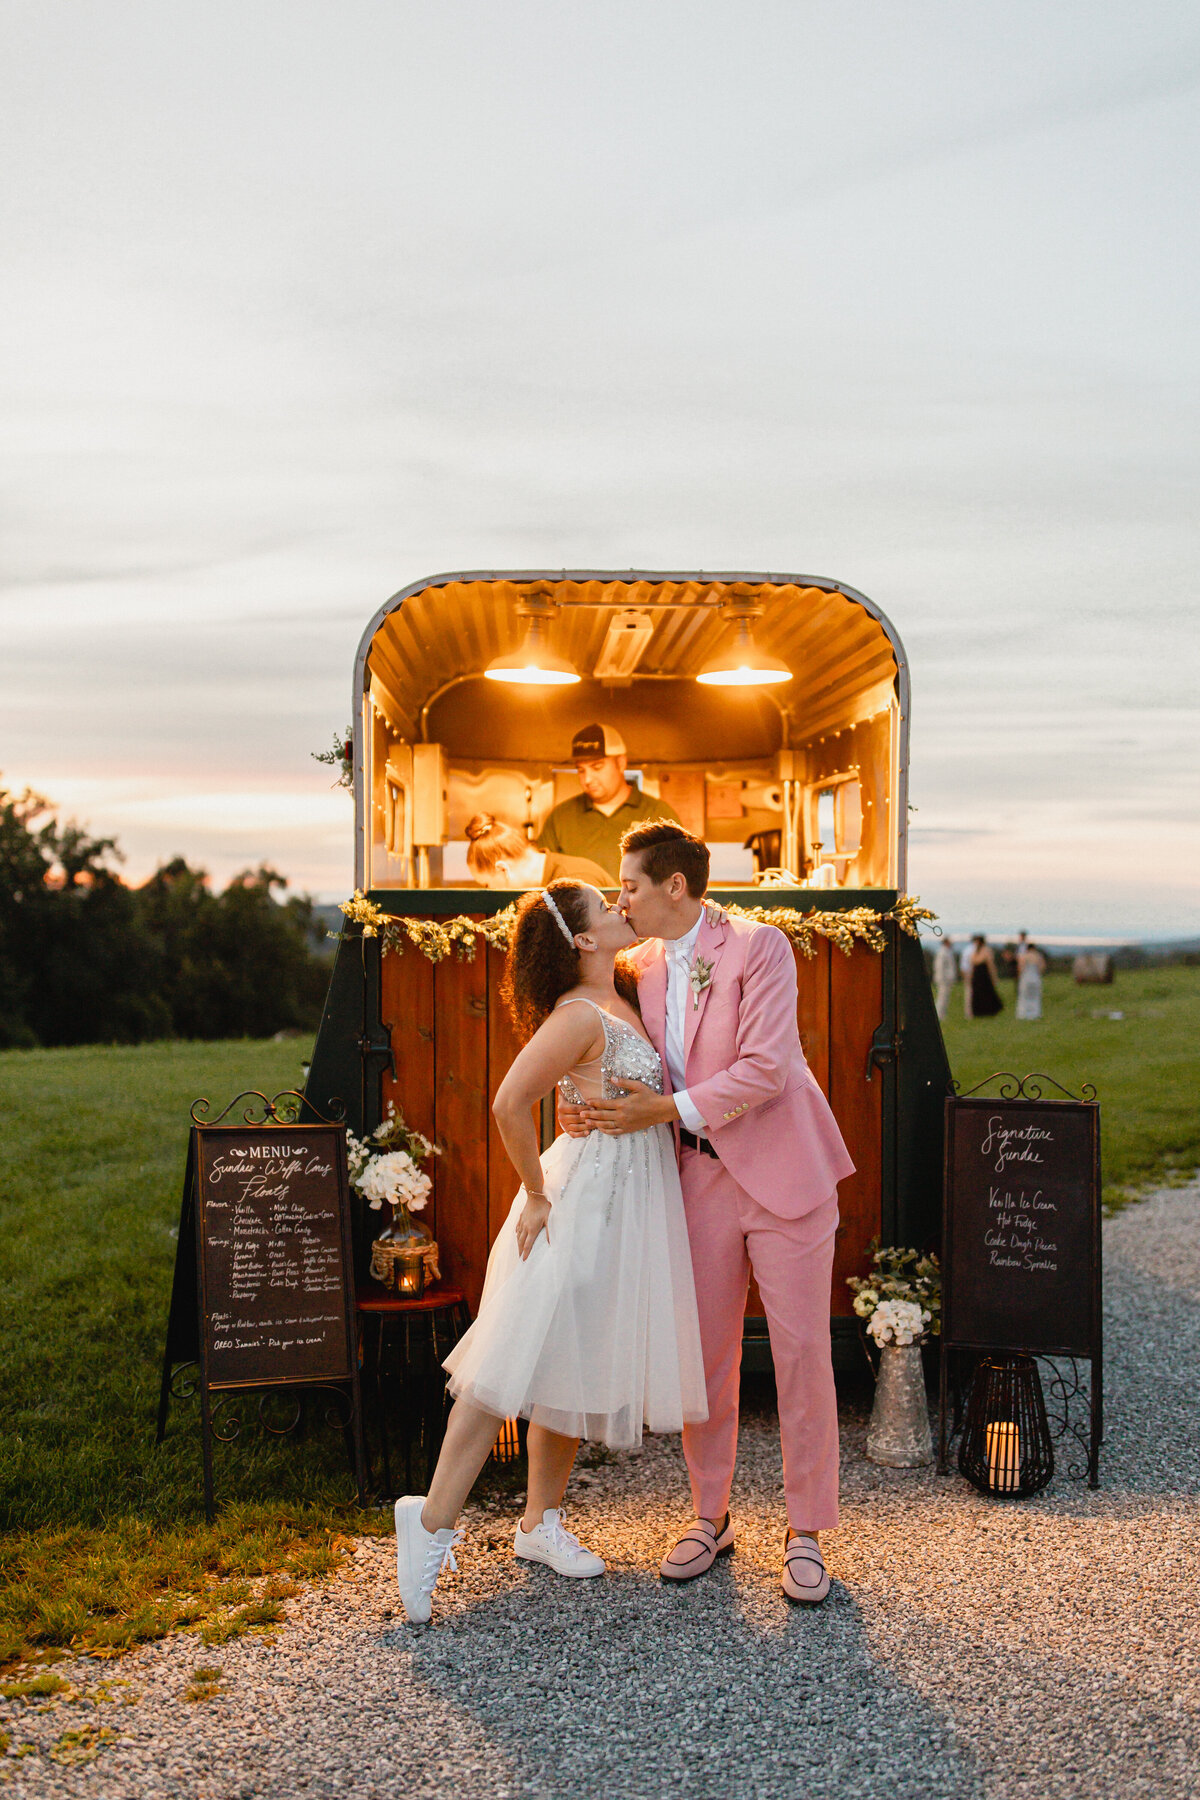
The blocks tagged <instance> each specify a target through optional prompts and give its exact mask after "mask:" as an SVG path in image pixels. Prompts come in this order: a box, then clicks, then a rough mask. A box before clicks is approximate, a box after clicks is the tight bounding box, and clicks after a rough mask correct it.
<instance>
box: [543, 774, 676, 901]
mask: <svg viewBox="0 0 1200 1800" xmlns="http://www.w3.org/2000/svg"><path fill="white" fill-rule="evenodd" d="M651 819H670V820H671V822H672V824H674V825H678V824H679V823H680V819H679V815H678V814H677V813H676V812H675V811H674V809H673V808H672V807H670V806H668V805H667V803H666V801H665V800H655V799H653V798H652V797H651V795H649V794H643V793H642V792H641V790H640V789H639V788H637V787H635V786H634V784H633V783H632V782H630V784H629V798H628V800H626V802H625V804H624V805H623V806H618V808H617V810H616V812H615V813H613V814H612V816H611V818H610V817H609V816H608V815H607V814H605V813H602V812H601V811H600V810H599V808H598V807H596V806H593V804H592V802H591V801H590V800H589V799H588V797H587V795H586V794H575V795H573V796H572V797H571V799H570V800H560V801H559V803H558V805H557V806H556V807H555V808H554V811H553V812H552V813H551V814H550V817H549V818H548V819H547V820H546V823H545V824H544V825H543V826H542V832H541V836H540V837H539V838H538V849H539V850H557V851H560V852H561V853H562V854H564V855H566V856H586V857H588V858H589V860H590V861H592V862H595V863H599V864H600V867H601V868H602V869H607V870H608V872H609V875H610V877H611V879H612V882H613V884H614V886H615V885H616V883H617V882H618V881H619V880H620V868H621V839H622V838H623V837H624V835H625V833H626V832H627V831H628V830H629V829H630V827H631V826H633V825H644V824H646V823H647V822H648V821H649V820H651Z"/></svg>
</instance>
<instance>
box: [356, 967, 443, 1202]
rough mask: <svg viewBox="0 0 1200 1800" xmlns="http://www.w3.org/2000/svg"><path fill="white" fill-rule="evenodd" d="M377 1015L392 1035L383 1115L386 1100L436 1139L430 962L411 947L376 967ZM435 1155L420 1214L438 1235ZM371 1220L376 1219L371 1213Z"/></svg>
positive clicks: (422, 1130)
mask: <svg viewBox="0 0 1200 1800" xmlns="http://www.w3.org/2000/svg"><path fill="white" fill-rule="evenodd" d="M379 974H380V1000H381V1005H380V1012H381V1015H382V1018H383V1023H384V1025H385V1026H386V1027H387V1029H388V1030H389V1031H390V1033H391V1039H392V1056H393V1058H394V1059H395V1064H396V1073H395V1076H394V1077H393V1075H392V1072H391V1070H390V1069H386V1068H385V1069H384V1071H383V1089H382V1099H383V1110H384V1114H385V1116H386V1113H387V1105H388V1101H389V1100H393V1101H395V1104H396V1111H397V1112H399V1113H402V1114H403V1116H404V1120H405V1123H406V1124H408V1125H411V1126H412V1128H413V1130H414V1131H420V1132H423V1133H424V1135H425V1136H426V1137H427V1138H429V1139H430V1140H435V1139H436V1137H437V1117H436V1110H435V1106H434V1092H435V1083H436V1074H435V1058H436V1045H435V1037H434V1034H435V1030H436V1026H435V1021H434V1008H433V964H432V963H431V962H427V961H426V959H425V958H424V957H423V956H422V955H421V953H420V951H419V950H417V949H416V948H415V947H413V948H410V949H407V950H405V951H404V952H403V953H402V954H401V955H399V956H397V955H396V954H395V952H394V951H393V952H392V953H391V954H390V955H388V956H385V957H384V958H383V959H382V961H381V963H380V969H379ZM441 1160H442V1159H441V1157H440V1156H431V1157H430V1159H429V1161H428V1162H427V1163H426V1165H425V1167H426V1169H427V1171H428V1173H429V1174H430V1175H432V1177H433V1194H432V1197H431V1199H430V1204H429V1206H428V1208H427V1209H426V1212H425V1215H424V1217H425V1223H426V1224H427V1225H428V1226H429V1229H430V1230H431V1231H432V1232H433V1234H434V1236H435V1237H436V1236H437V1229H438V1227H437V1200H438V1192H437V1190H438V1173H439V1170H438V1165H439V1163H440V1162H441ZM371 1216H372V1217H377V1216H380V1215H375V1214H372V1215H371Z"/></svg>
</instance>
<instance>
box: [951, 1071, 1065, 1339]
mask: <svg viewBox="0 0 1200 1800" xmlns="http://www.w3.org/2000/svg"><path fill="white" fill-rule="evenodd" d="M1099 1172H1100V1145H1099V1108H1098V1107H1097V1106H1096V1105H1095V1104H1094V1103H1089V1102H1084V1101H1069V1100H1003V1099H1001V1100H994V1099H992V1100H989V1099H963V1100H948V1101H947V1102H946V1206H945V1221H944V1232H943V1241H942V1265H943V1276H942V1278H943V1283H944V1294H943V1331H944V1334H945V1337H946V1339H947V1341H948V1342H954V1343H957V1344H963V1345H976V1346H978V1347H980V1348H985V1349H991V1350H1029V1351H1041V1352H1043V1353H1051V1354H1053V1353H1057V1354H1060V1355H1064V1356H1090V1355H1091V1354H1092V1350H1093V1348H1094V1346H1095V1344H1096V1342H1097V1339H1098V1335H1099V1330H1100V1319H1099V1307H1100V1284H1099V1273H1100V1205H1099V1201H1100V1194H1099V1187H1100V1183H1099Z"/></svg>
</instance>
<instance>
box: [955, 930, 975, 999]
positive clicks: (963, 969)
mask: <svg viewBox="0 0 1200 1800" xmlns="http://www.w3.org/2000/svg"><path fill="white" fill-rule="evenodd" d="M974 958H975V939H974V938H968V939H967V941H966V943H965V944H964V945H963V947H962V954H961V955H960V956H959V959H958V968H959V973H960V974H961V976H962V984H963V1017H964V1019H969V1018H970V1017H971V965H972V963H973V961H974Z"/></svg>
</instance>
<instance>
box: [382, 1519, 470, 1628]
mask: <svg viewBox="0 0 1200 1800" xmlns="http://www.w3.org/2000/svg"><path fill="white" fill-rule="evenodd" d="M424 1505H425V1500H424V1497H423V1495H421V1494H405V1495H403V1496H402V1497H401V1498H400V1499H399V1500H397V1502H396V1580H397V1582H398V1584H399V1587H400V1600H401V1603H402V1605H403V1607H404V1610H405V1612H406V1613H407V1614H408V1616H409V1618H410V1619H411V1620H412V1622H413V1624H414V1625H427V1624H428V1623H429V1615H430V1613H431V1612H432V1611H433V1604H432V1601H433V1590H434V1588H435V1587H436V1586H437V1578H438V1576H439V1575H440V1574H441V1572H442V1570H443V1569H444V1568H446V1567H447V1566H449V1567H450V1568H451V1569H453V1570H454V1572H455V1574H457V1573H458V1564H457V1563H456V1562H455V1560H454V1546H455V1544H457V1543H459V1542H460V1541H461V1539H462V1532H461V1531H452V1530H451V1529H450V1528H449V1526H446V1527H444V1528H443V1529H442V1530H441V1531H426V1529H425V1527H424V1526H423V1525H422V1523H421V1509H422V1507H423V1506H424Z"/></svg>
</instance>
